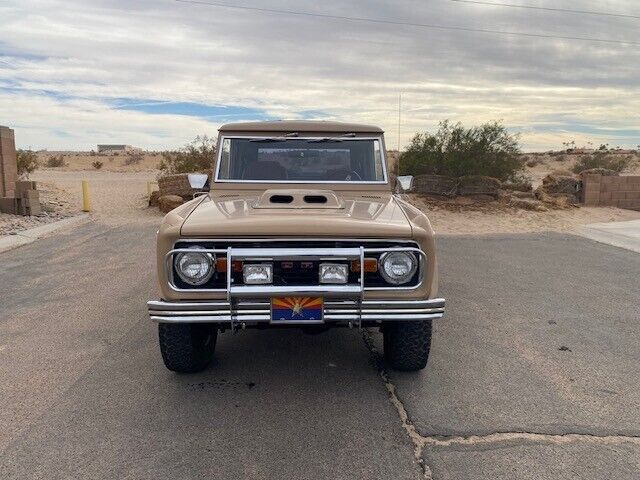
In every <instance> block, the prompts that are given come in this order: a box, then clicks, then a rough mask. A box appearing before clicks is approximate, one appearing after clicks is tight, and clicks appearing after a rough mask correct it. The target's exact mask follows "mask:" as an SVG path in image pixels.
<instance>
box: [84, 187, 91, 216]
mask: <svg viewBox="0 0 640 480" xmlns="http://www.w3.org/2000/svg"><path fill="white" fill-rule="evenodd" d="M82 211H83V212H89V211H91V208H90V207H89V183H88V182H87V181H86V180H82Z"/></svg>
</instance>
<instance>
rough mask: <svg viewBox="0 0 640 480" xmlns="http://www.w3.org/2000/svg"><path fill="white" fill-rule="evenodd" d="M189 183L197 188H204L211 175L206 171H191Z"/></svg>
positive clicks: (188, 176)
mask: <svg viewBox="0 0 640 480" xmlns="http://www.w3.org/2000/svg"><path fill="white" fill-rule="evenodd" d="M187 178H188V179H189V185H190V186H191V188H195V189H196V190H202V189H203V188H205V187H206V186H207V182H208V181H209V176H208V175H206V174H204V173H190V174H188V175H187Z"/></svg>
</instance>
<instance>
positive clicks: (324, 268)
mask: <svg viewBox="0 0 640 480" xmlns="http://www.w3.org/2000/svg"><path fill="white" fill-rule="evenodd" d="M348 279H349V266H348V265H341V264H339V263H321V264H320V283H347V280H348Z"/></svg>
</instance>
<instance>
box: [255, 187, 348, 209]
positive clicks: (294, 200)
mask: <svg viewBox="0 0 640 480" xmlns="http://www.w3.org/2000/svg"><path fill="white" fill-rule="evenodd" d="M253 208H296V209H298V208H316V209H318V208H328V209H341V208H344V202H343V201H342V200H340V199H339V198H338V196H337V195H336V194H335V193H334V192H333V191H331V190H284V189H282V190H281V189H277V190H276V189H271V190H267V191H266V192H264V193H263V194H262V195H261V196H260V198H259V199H258V200H257V201H256V203H254V204H253Z"/></svg>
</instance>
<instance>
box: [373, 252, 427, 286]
mask: <svg viewBox="0 0 640 480" xmlns="http://www.w3.org/2000/svg"><path fill="white" fill-rule="evenodd" d="M417 269H418V262H417V260H416V257H415V255H414V254H413V253H411V252H387V253H383V254H382V255H381V256H380V274H381V275H382V278H384V279H385V280H386V281H387V282H389V283H393V284H394V285H399V284H401V283H407V282H408V281H409V280H411V278H412V277H413V275H414V274H415V273H416V270H417Z"/></svg>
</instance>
